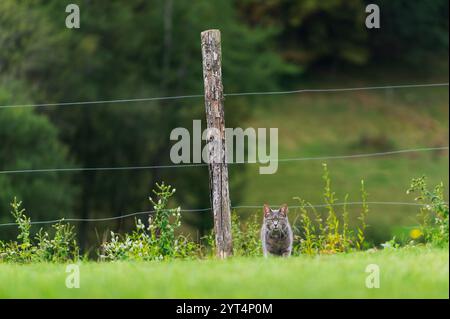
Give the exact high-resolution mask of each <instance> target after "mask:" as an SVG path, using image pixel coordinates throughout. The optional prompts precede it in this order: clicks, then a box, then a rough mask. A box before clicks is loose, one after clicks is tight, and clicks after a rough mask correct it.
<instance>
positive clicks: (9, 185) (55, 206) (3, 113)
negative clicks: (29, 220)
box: [0, 79, 77, 239]
mask: <svg viewBox="0 0 450 319" xmlns="http://www.w3.org/2000/svg"><path fill="white" fill-rule="evenodd" d="M23 90H24V87H23V85H20V83H19V82H17V81H11V82H8V83H3V84H2V81H1V79H0V104H4V103H5V102H7V101H11V98H12V97H16V98H17V100H16V101H17V102H18V103H26V102H29V100H28V99H27V97H26V96H25V94H24V93H22V92H23ZM70 166H72V161H71V160H69V156H68V152H67V148H66V147H65V146H64V145H63V144H62V143H61V142H60V141H59V140H58V131H57V129H56V128H55V126H54V125H52V124H51V123H50V121H49V120H48V118H46V117H45V116H44V115H42V114H36V113H34V112H33V110H32V109H28V108H26V109H1V110H0V170H2V171H3V170H27V169H37V168H55V167H56V168H58V167H70ZM70 177H71V176H67V175H63V174H61V173H55V172H52V173H43V174H41V173H35V174H0V222H8V221H9V218H8V215H9V214H8V212H9V202H10V199H11V198H13V197H14V196H17V197H18V198H20V199H21V200H23V201H26V203H27V204H29V206H30V207H32V208H33V212H34V215H33V219H36V220H39V219H52V218H58V217H61V216H65V217H70V215H71V212H72V208H73V206H74V199H75V196H76V192H77V187H76V186H75V185H72V184H71V179H70ZM3 234H4V235H5V236H2V239H5V238H7V237H10V236H12V232H10V231H9V229H8V230H5V231H4V232H3Z"/></svg>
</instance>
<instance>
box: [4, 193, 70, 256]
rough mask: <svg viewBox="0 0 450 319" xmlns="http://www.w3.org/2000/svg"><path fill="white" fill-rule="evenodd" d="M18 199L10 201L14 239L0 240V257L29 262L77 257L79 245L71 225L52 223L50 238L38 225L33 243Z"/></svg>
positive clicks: (26, 218)
mask: <svg viewBox="0 0 450 319" xmlns="http://www.w3.org/2000/svg"><path fill="white" fill-rule="evenodd" d="M21 206H22V202H18V201H17V199H16V198H14V201H13V202H12V203H11V208H12V211H11V214H12V215H13V216H14V219H15V221H16V224H17V225H18V230H19V234H18V235H17V240H18V241H11V242H8V243H4V242H2V241H0V261H6V262H17V263H30V262H68V261H76V260H78V259H79V248H78V245H77V242H76V240H75V233H74V229H73V226H70V225H68V224H63V221H60V222H58V223H57V224H54V225H53V226H52V227H53V228H54V230H55V233H54V236H53V238H51V237H50V235H49V234H48V232H45V231H43V229H42V228H41V229H40V230H39V232H38V233H37V234H36V236H35V238H34V239H35V243H36V244H35V245H34V244H33V241H32V240H31V238H30V228H31V220H30V218H29V217H27V216H26V215H25V209H23V208H21Z"/></svg>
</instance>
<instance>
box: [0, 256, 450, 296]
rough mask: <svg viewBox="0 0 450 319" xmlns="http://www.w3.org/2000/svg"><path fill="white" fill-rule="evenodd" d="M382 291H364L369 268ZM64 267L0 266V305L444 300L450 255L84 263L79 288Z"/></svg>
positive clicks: (81, 268) (446, 290) (447, 289)
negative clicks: (71, 285) (376, 271)
mask: <svg viewBox="0 0 450 319" xmlns="http://www.w3.org/2000/svg"><path fill="white" fill-rule="evenodd" d="M369 264H377V265H378V266H379V268H380V288H378V289H377V288H373V289H369V288H366V285H365V281H366V277H367V276H368V273H366V272H365V269H366V267H367V265H369ZM65 271H66V266H65V265H62V264H61V265H55V264H32V265H12V264H0V298H448V297H449V254H448V249H444V250H441V249H428V248H408V249H401V250H396V251H395V250H391V251H376V252H363V253H351V254H341V255H333V256H319V257H307V256H301V257H292V258H289V259H280V258H271V259H264V258H234V259H230V260H226V261H219V260H200V261H199V260H188V261H172V262H135V263H132V262H117V263H95V262H89V263H81V264H80V288H79V289H68V288H66V286H65V280H66V276H67V274H66V272H65Z"/></svg>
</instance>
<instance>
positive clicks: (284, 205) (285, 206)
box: [280, 204, 288, 217]
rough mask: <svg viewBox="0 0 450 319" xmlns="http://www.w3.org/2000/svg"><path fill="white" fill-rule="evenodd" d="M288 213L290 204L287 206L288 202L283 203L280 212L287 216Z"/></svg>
mask: <svg viewBox="0 0 450 319" xmlns="http://www.w3.org/2000/svg"><path fill="white" fill-rule="evenodd" d="M287 213H288V206H287V204H283V205H281V207H280V214H281V215H283V216H284V217H286V216H287Z"/></svg>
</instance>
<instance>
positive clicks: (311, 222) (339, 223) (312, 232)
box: [294, 164, 369, 255]
mask: <svg viewBox="0 0 450 319" xmlns="http://www.w3.org/2000/svg"><path fill="white" fill-rule="evenodd" d="M323 169H324V174H323V180H324V182H325V186H324V193H323V195H324V202H325V205H324V206H325V207H326V209H327V215H326V218H325V219H324V218H323V217H322V215H321V214H320V213H319V212H318V211H317V210H316V208H315V207H314V206H313V205H311V204H310V203H309V202H307V201H305V200H304V199H302V198H300V197H294V199H296V200H297V201H298V202H299V204H300V226H297V225H294V231H295V236H294V239H295V241H294V254H307V255H315V254H334V253H338V252H346V251H350V250H361V249H363V248H366V247H367V246H368V244H367V242H366V240H365V231H366V229H367V224H366V218H367V214H368V213H369V206H368V205H367V196H368V194H367V192H366V191H365V188H364V181H361V199H362V210H361V212H360V215H359V216H358V221H359V225H358V226H357V227H356V231H354V230H353V229H351V228H350V225H349V212H348V208H347V206H348V194H347V195H346V196H345V198H344V202H343V205H342V207H343V209H342V214H341V216H340V217H339V216H338V212H337V211H336V209H335V206H336V204H337V198H336V194H335V192H333V191H332V188H331V178H330V174H329V171H328V167H327V165H326V164H323ZM311 212H312V214H311Z"/></svg>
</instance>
